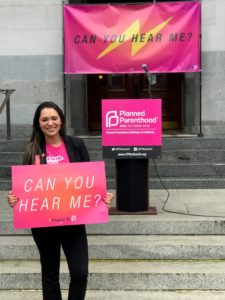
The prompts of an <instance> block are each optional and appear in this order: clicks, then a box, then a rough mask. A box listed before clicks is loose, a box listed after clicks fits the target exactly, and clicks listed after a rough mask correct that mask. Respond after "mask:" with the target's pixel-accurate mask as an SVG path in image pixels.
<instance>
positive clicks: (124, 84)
mask: <svg viewBox="0 0 225 300" xmlns="http://www.w3.org/2000/svg"><path fill="white" fill-rule="evenodd" d="M151 77H152V78H151V82H152V84H151V94H152V97H153V98H160V99H162V118H163V120H162V121H163V129H164V130H166V129H174V130H179V129H181V128H182V84H183V80H184V76H183V74H182V73H169V74H153V75H152V76H151ZM87 96H88V98H87V100H88V127H89V130H90V131H101V100H102V99H146V98H150V96H149V84H148V80H147V77H146V75H145V74H102V75H101V74H94V75H87Z"/></svg>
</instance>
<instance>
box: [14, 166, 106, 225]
mask: <svg viewBox="0 0 225 300" xmlns="http://www.w3.org/2000/svg"><path fill="white" fill-rule="evenodd" d="M12 190H13V193H14V194H15V195H17V196H18V197H19V201H18V203H17V204H16V205H15V207H14V227H15V228H16V229H19V228H34V227H50V226H64V225H76V224H92V223H105V222H108V208H107V206H106V205H105V203H104V202H103V198H104V196H105V195H106V177H105V164H104V162H84V163H70V164H59V165H31V166H30V165H29V166H13V167H12Z"/></svg>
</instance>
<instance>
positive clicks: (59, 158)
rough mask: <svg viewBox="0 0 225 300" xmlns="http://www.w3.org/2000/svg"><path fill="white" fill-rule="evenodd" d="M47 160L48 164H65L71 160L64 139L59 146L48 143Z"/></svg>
mask: <svg viewBox="0 0 225 300" xmlns="http://www.w3.org/2000/svg"><path fill="white" fill-rule="evenodd" d="M46 162H47V164H63V163H69V162H70V161H69V157H68V154H67V151H66V147H65V144H64V142H63V141H62V143H61V145H60V146H58V147H54V146H52V145H50V144H46Z"/></svg>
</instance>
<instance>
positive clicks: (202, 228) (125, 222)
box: [0, 212, 225, 236]
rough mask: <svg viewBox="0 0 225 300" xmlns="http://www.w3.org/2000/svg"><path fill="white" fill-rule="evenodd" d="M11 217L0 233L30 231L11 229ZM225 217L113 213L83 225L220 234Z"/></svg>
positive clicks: (104, 230) (97, 230) (130, 231)
mask: <svg viewBox="0 0 225 300" xmlns="http://www.w3.org/2000/svg"><path fill="white" fill-rule="evenodd" d="M211 214H212V215H213V212H211ZM214 214H215V212H214ZM222 214H223V212H222ZM11 219H12V218H11V216H10V217H7V218H5V219H4V220H3V219H1V221H0V236H8V235H13V236H15V235H30V230H29V229H24V230H14V229H13V224H12V220H11ZM224 221H225V214H224V217H223V218H219V217H195V216H191V217H189V216H182V215H175V214H168V215H166V216H162V215H156V216H154V215H117V216H115V215H113V216H110V222H109V223H107V224H95V225H86V228H87V233H88V234H89V235H95V234H99V235H107V234H109V235H114V236H116V235H223V234H225V222H224Z"/></svg>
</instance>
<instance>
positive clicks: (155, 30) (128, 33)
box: [97, 17, 172, 59]
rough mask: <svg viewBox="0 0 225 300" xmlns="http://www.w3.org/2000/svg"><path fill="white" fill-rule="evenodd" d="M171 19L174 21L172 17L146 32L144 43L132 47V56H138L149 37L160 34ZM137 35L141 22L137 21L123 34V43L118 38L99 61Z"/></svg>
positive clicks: (136, 43)
mask: <svg viewBox="0 0 225 300" xmlns="http://www.w3.org/2000/svg"><path fill="white" fill-rule="evenodd" d="M171 19H172V17H169V18H168V19H166V20H165V21H164V22H162V23H161V24H159V25H157V26H156V27H154V28H152V29H151V30H150V31H148V32H146V34H145V35H144V36H143V38H142V42H133V43H132V47H131V56H133V55H135V54H137V53H138V52H139V51H140V50H141V49H142V48H143V47H144V46H145V45H146V43H147V41H148V36H149V35H152V36H155V35H156V34H157V33H159V31H160V30H161V29H162V28H163V27H165V26H166V25H167V24H168V23H169V22H170V20H171ZM136 34H140V21H139V20H136V21H135V22H134V23H133V24H131V26H129V27H128V28H127V29H126V30H125V31H124V32H123V33H121V35H122V36H123V35H124V36H125V39H124V41H123V42H122V43H121V42H119V36H118V37H117V38H116V40H115V42H113V43H111V44H110V45H109V46H108V47H107V48H106V49H105V50H103V51H102V53H100V54H99V56H98V57H97V59H100V58H102V57H103V56H105V55H106V54H108V53H109V52H111V51H112V50H114V49H115V48H117V47H119V46H121V45H122V44H123V43H125V42H127V41H129V40H130V39H131V38H132V37H133V36H134V35H136Z"/></svg>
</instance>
